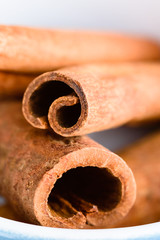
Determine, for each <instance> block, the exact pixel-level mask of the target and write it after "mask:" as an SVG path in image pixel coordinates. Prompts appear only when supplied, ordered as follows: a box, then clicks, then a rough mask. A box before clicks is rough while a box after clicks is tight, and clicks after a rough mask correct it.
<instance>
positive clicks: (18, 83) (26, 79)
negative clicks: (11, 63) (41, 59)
mask: <svg viewBox="0 0 160 240" xmlns="http://www.w3.org/2000/svg"><path fill="white" fill-rule="evenodd" d="M36 76H37V75H36V74H34V75H33V74H24V73H11V72H0V99H2V98H3V99H4V98H8V97H21V96H22V95H23V93H24V91H25V89H26V87H27V86H28V84H29V83H30V82H31V81H32V80H33V79H34V78H35V77H36Z"/></svg>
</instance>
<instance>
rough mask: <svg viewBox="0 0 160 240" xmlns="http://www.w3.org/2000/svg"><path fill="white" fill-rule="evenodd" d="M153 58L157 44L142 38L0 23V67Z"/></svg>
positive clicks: (41, 68) (159, 51)
mask: <svg viewBox="0 0 160 240" xmlns="http://www.w3.org/2000/svg"><path fill="white" fill-rule="evenodd" d="M156 59H160V47H159V45H158V44H156V43H154V42H152V41H150V40H148V39H145V38H137V37H134V36H127V35H126V36H125V35H122V34H112V33H105V32H90V31H71V30H48V29H36V28H29V27H21V26H3V25H1V26H0V70H6V71H21V72H45V71H50V70H53V69H55V68H59V67H63V66H68V65H74V64H81V63H88V62H99V61H126V60H156Z"/></svg>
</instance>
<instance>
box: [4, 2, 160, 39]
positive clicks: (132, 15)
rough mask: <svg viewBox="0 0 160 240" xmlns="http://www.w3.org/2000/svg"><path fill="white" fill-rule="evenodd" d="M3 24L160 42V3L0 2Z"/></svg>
mask: <svg viewBox="0 0 160 240" xmlns="http://www.w3.org/2000/svg"><path fill="white" fill-rule="evenodd" d="M0 23H1V24H21V25H29V26H41V27H57V28H58V27H61V28H85V29H105V30H114V31H123V32H130V33H139V34H145V35H150V36H154V37H157V38H159V39H160V0H0Z"/></svg>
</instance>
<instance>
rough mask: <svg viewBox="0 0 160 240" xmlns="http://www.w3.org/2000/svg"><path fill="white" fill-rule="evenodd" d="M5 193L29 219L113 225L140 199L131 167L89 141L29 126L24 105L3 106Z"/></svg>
mask: <svg viewBox="0 0 160 240" xmlns="http://www.w3.org/2000/svg"><path fill="white" fill-rule="evenodd" d="M0 129H1V130H0V131H1V134H0V192H1V194H2V195H3V196H4V197H5V198H6V199H7V200H8V201H9V203H10V204H11V205H12V207H13V208H14V209H15V211H16V212H18V213H19V214H20V215H22V216H24V217H25V218H26V219H27V221H29V222H32V223H35V224H41V225H44V226H50V227H67V228H94V227H108V226H112V225H113V224H114V223H115V222H117V221H118V220H120V219H122V218H123V217H124V216H125V215H126V214H127V213H128V211H129V209H130V208H131V206H132V205H133V203H134V200H135V181H134V177H133V174H132V172H131V170H130V168H128V166H127V164H126V163H125V162H124V161H123V160H122V159H121V158H120V157H119V156H117V155H115V154H114V153H112V152H110V151H109V150H107V149H105V148H104V147H102V146H101V145H99V144H97V143H95V142H94V141H92V140H91V139H89V138H88V137H75V138H62V137H61V136H58V135H55V134H51V133H49V132H47V131H39V130H37V129H34V128H32V127H31V126H30V125H28V124H27V123H26V121H25V120H24V119H23V116H22V114H21V104H20V103H18V102H8V103H7V102H4V103H1V106H0Z"/></svg>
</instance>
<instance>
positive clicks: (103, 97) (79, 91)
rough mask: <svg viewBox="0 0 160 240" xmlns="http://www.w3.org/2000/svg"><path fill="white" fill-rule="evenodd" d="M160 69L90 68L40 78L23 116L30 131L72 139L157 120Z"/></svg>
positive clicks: (159, 66) (146, 65)
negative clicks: (43, 130)
mask: <svg viewBox="0 0 160 240" xmlns="http://www.w3.org/2000/svg"><path fill="white" fill-rule="evenodd" d="M159 79H160V64H159V63H119V64H118V63H117V64H93V65H81V66H75V67H70V68H64V69H61V70H57V71H54V72H48V73H45V74H42V75H41V76H39V77H38V78H36V79H35V80H34V81H33V82H31V83H30V85H29V86H28V88H27V90H26V92H25V94H24V98H23V113H24V116H25V118H26V119H27V120H28V122H29V123H30V124H32V125H33V126H34V127H37V128H41V129H46V128H50V127H51V128H52V129H53V130H54V131H55V132H56V133H58V134H60V135H62V136H75V135H83V134H86V133H91V132H95V131H100V130H104V129H109V128H112V127H117V126H120V125H122V124H125V123H132V122H134V123H136V122H140V121H144V120H146V121H147V120H150V119H152V120H153V119H154V120H155V119H159V118H160V103H159V96H160V81H159Z"/></svg>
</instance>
